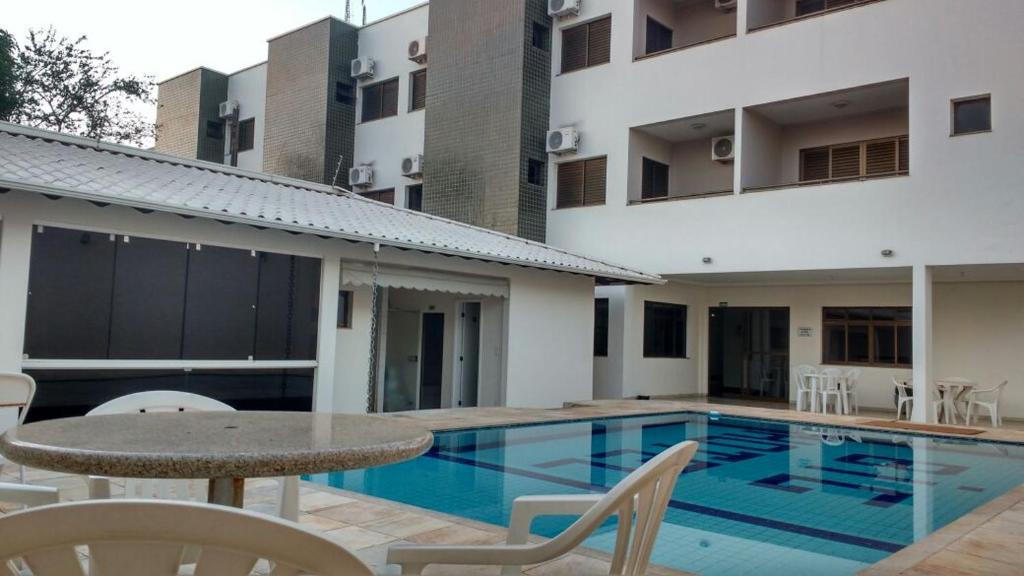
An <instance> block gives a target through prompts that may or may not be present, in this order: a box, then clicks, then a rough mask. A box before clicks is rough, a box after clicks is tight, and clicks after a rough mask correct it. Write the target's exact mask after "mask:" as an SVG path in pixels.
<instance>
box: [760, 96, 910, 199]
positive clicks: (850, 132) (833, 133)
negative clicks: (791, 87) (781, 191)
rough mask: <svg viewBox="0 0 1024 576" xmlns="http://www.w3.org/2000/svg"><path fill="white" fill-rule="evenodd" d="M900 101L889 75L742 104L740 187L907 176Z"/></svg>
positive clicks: (906, 124) (907, 153)
mask: <svg viewBox="0 0 1024 576" xmlns="http://www.w3.org/2000/svg"><path fill="white" fill-rule="evenodd" d="M907 98H908V82H907V80H897V81H893V82H885V83H881V84H872V85H868V86H861V87H857V88H851V89H848V90H841V91H837V92H829V93H826V94H818V95H815V96H809V97H806V98H798V99H794V100H785V101H780V102H773V103H769V104H763V105H759V106H753V107H750V108H746V109H744V111H743V142H742V154H741V155H740V157H741V162H742V166H741V168H742V170H741V183H742V186H743V191H744V192H755V191H761V190H770V189H775V188H788V187H792V186H809V185H821V184H830V183H836V182H848V181H859V180H868V179H874V178H886V177H893V176H905V175H907V174H909V172H910V141H909V137H908V127H909V122H908V113H907V102H908V101H907Z"/></svg>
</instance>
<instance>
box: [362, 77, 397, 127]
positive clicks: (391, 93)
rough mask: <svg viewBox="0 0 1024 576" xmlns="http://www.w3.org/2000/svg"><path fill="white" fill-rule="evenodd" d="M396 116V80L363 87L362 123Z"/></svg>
mask: <svg viewBox="0 0 1024 576" xmlns="http://www.w3.org/2000/svg"><path fill="white" fill-rule="evenodd" d="M397 114H398V78H392V79H391V80H385V81H383V82H378V83H377V84H372V85H370V86H364V87H363V120H362V121H363V122H369V121H371V120H379V119H381V118H387V117H389V116H396V115H397Z"/></svg>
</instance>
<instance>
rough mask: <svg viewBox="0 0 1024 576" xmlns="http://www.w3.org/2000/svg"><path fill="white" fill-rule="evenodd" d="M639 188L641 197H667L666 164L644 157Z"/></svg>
mask: <svg viewBox="0 0 1024 576" xmlns="http://www.w3.org/2000/svg"><path fill="white" fill-rule="evenodd" d="M640 189H641V192H640V195H641V198H645V199H646V198H665V197H667V196H668V165H667V164H662V163H661V162H656V161H654V160H651V159H650V158H644V159H643V174H642V177H641V184H640Z"/></svg>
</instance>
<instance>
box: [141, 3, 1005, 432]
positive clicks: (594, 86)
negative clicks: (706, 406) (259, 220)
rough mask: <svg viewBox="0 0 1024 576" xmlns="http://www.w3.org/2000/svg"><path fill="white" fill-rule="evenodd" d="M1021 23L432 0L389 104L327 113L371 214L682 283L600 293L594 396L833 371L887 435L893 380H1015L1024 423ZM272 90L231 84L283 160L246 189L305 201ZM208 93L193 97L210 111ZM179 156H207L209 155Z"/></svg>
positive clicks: (370, 39)
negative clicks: (341, 124) (296, 190)
mask: <svg viewBox="0 0 1024 576" xmlns="http://www.w3.org/2000/svg"><path fill="white" fill-rule="evenodd" d="M1022 17H1024V5H1021V4H1020V3H1019V2H1016V1H1014V0H1000V1H995V2H987V3H985V4H984V5H983V6H982V5H979V4H977V3H969V2H958V1H956V0H934V1H930V2H920V1H918V0H626V1H623V0H583V1H573V0H551V1H550V2H539V1H533V0H527V1H525V2H468V1H467V2H463V1H459V0H433V1H432V2H431V3H430V4H429V5H427V4H423V5H420V6H418V7H415V8H413V9H410V10H407V11H405V12H402V13H399V14H396V15H394V16H392V17H389V18H386V19H384V20H381V21H379V22H376V23H371V24H370V25H367V26H365V27H362V28H359V29H358V30H357V31H356V37H357V41H356V49H355V52H356V53H357V56H358V58H359V60H360V62H361V64H360V66H362V68H361V70H363V71H365V69H366V66H367V65H368V64H369V62H370V60H372V62H373V77H372V78H370V77H364V78H344V74H340V75H339V79H338V80H336V82H335V85H333V87H330V88H329V89H328V90H327V92H328V93H330V94H331V95H333V96H334V97H335V98H336V99H340V100H343V101H345V102H348V103H350V104H349V105H352V104H351V103H354V106H353V110H352V114H353V116H354V128H353V135H352V137H353V140H354V145H353V155H352V161H351V164H352V167H353V168H355V170H353V174H352V175H351V176H352V180H349V182H350V183H352V184H359V185H358V186H354V189H355V190H357V191H359V192H360V193H362V194H364V195H366V196H369V197H371V198H374V199H377V200H380V201H384V202H389V203H394V204H396V205H399V206H403V207H409V208H412V209H422V210H425V211H428V212H431V213H434V214H439V215H442V216H447V217H452V218H455V219H458V220H463V221H466V222H471V223H475V224H479V225H483V226H487V227H490V228H494V229H498V230H501V231H504V232H508V233H512V234H517V235H521V236H525V237H528V238H544V239H545V240H546V241H547V242H548V243H550V244H553V245H556V246H559V247H562V248H566V249H569V250H573V251H575V252H579V253H584V254H588V255H590V256H593V257H596V258H600V259H607V260H609V261H615V262H624V263H627V264H629V265H631V266H635V267H637V268H639V269H643V270H646V271H649V272H652V273H657V274H660V275H661V276H662V277H664V278H666V279H668V280H669V282H668V283H667V284H665V285H662V286H609V287H599V288H598V289H597V294H596V299H595V326H596V331H595V332H596V333H595V342H594V349H595V359H594V380H595V381H594V395H595V397H598V398H601V397H605V398H617V397H632V396H637V395H643V396H661V395H710V396H714V397H742V398H756V399H764V400H778V401H790V402H792V401H794V400H795V395H796V384H795V383H794V382H792V381H791V378H790V374H791V369H792V368H793V367H795V366H797V365H800V364H811V365H828V366H840V367H843V368H844V369H846V368H859V369H861V370H862V377H861V379H860V385H859V388H860V390H859V391H858V396H859V401H860V404H861V405H862V406H868V407H877V408H892V407H893V401H892V395H893V385H892V379H893V378H896V379H899V380H911V379H912V380H913V381H914V382H916V383H919V392H918V393H919V394H923V395H925V396H924V397H930V396H931V394H932V392H931V390H930V386H931V383H932V382H933V381H934V380H935V379H939V378H944V377H965V378H969V379H972V380H974V381H976V382H978V385H979V387H981V388H985V387H989V386H995V385H996V384H998V383H1000V382H1001V381H1003V380H1007V381H1009V385H1008V387H1007V389H1006V391H1005V397H1004V404H1005V406H1006V408H1005V412H1004V413H1005V414H1006V415H1009V416H1011V417H1012V416H1017V417H1024V368H1022V367H1021V366H1020V365H1019V364H1018V363H1017V362H1015V358H1014V356H1015V354H1014V353H1015V351H1018V350H1021V349H1024V233H1022V231H1021V227H1020V222H1021V220H1022V218H1021V217H1022V216H1024V197H1022V196H1021V194H1020V192H1019V190H1020V183H1019V182H1020V180H1021V170H1020V168H1019V167H1018V166H1017V163H1016V162H1014V159H1015V158H1017V157H1019V156H1020V154H1021V153H1022V152H1024V139H1022V138H1021V137H1020V134H1022V133H1024V131H1022V128H1024V113H1022V110H1024V101H1022V99H1021V94H1022V93H1024V92H1022V88H1024V69H1022V68H1021V67H1020V66H1019V65H1017V64H1016V62H1015V55H1016V54H1020V53H1024V38H1021V37H1020V35H1019V34H1018V33H1016V30H1015V23H1016V22H1019V21H1021V19H1022ZM274 42H275V41H274V40H272V41H271V55H272V56H273V46H274ZM414 44H415V48H414ZM424 46H425V47H426V49H425V53H424V52H421V51H423V47H424ZM410 50H412V51H411V52H410ZM271 63H272V62H271ZM258 70H259V66H257V67H255V68H253V69H250V70H248V71H242V72H239V73H236V74H233V75H229V76H227V78H228V81H227V90H228V92H230V93H231V94H234V95H233V96H231V98H232V99H235V100H237V101H238V102H239V105H240V110H241V112H240V117H241V118H242V120H241V122H242V123H244V122H245V119H246V118H249V117H252V118H253V121H252V125H253V129H252V130H253V133H254V134H255V136H254V140H255V141H259V140H261V136H262V141H263V150H262V151H257V148H256V146H255V144H254V145H253V147H252V148H251V149H246V150H244V151H239V152H238V162H239V165H242V162H257V163H258V164H259V165H261V166H262V169H263V170H264V171H268V172H272V173H283V174H288V175H292V176H298V177H305V176H304V175H303V174H300V173H296V172H288V167H287V166H282V165H281V164H280V163H279V164H273V163H272V162H270V161H269V156H268V154H270V153H271V152H270V147H269V145H268V143H269V140H268V136H267V134H266V128H264V127H261V125H266V124H272V123H273V122H274V121H275V120H274V117H275V115H274V113H273V112H272V110H271V109H270V107H269V105H268V106H267V109H266V111H265V112H264V113H263V115H262V120H261V115H260V114H259V112H258V111H257V110H258V108H259V104H258V103H256V102H254V103H252V104H250V105H249V109H250V110H252V113H251V115H250V113H248V112H246V103H245V102H246V96H244V95H243V94H242V92H245V93H246V94H248V93H252V94H257V93H259V91H260V90H259V87H258V83H259V82H258V78H257V79H253V78H249V79H248V80H244V79H245V78H246V76H245V75H246V74H249V75H251V76H259V74H260V73H259V72H258ZM346 71H348V72H351V69H346ZM203 72H204V71H200V72H193V73H190V75H186V76H183V77H181V79H182V80H181V81H183V82H184V81H186V80H187V81H188V82H189V83H190V84H189V86H195V85H196V84H197V83H198V84H199V85H200V88H198V89H196V88H190V89H191V90H192V94H193V96H192V98H191V100H190V101H192V102H199V103H203V104H202V105H198V104H197V105H196V106H197V107H198V108H199V109H202V110H206V109H207V108H208V106H207V105H206V104H205V103H206V102H207V100H208V99H209V97H206V96H205V95H206V92H204V91H203V90H202V89H201V86H202V82H201V80H202V78H203V74H202V73H203ZM363 74H365V72H363ZM208 75H209V74H208ZM357 75H358V74H357ZM193 76H198V77H199V80H196V79H195V78H193ZM177 81H178V79H175V82H177ZM243 81H248V82H250V83H251V84H252V85H253V88H252V89H251V90H250V89H246V90H237V91H235V92H232V87H233V86H241V83H242V82H243ZM208 82H209V83H210V85H211V86H219V84H218V82H220V80H218V79H217V77H213V78H212V79H211V80H209V81H208ZM168 84H169V83H164V84H162V85H161V97H160V100H161V106H165V104H166V106H167V107H169V108H174V106H171V104H170V103H171V102H172V101H173V98H176V97H179V96H176V94H177V92H176V91H175V90H174V89H173V86H170V85H168ZM212 89H213V88H211V90H212ZM266 93H267V94H269V88H268V90H267V91H266ZM204 97H205V98H206V99H204ZM255 100H259V97H258V96H257V97H255ZM299 100H302V99H299ZM268 102H269V98H268ZM162 110H163V108H162ZM318 110H319V109H317V111H318ZM317 113H319V112H317ZM163 114H164V117H166V118H171V117H172V115H171V114H170V112H169V111H167V112H163ZM176 114H178V116H180V113H176ZM200 114H202V113H200ZM193 116H194V115H193ZM193 116H188V118H192V117H193ZM175 117H176V116H175ZM195 117H199V116H195ZM190 121H191V120H190ZM199 128H202V127H201V126H200V127H199ZM165 130H166V132H165V134H167V135H166V136H162V137H161V140H159V141H158V147H161V146H171V145H176V146H177V145H181V144H174V143H175V142H178V141H182V142H184V145H185V146H186V148H185V149H184V152H183V153H184V154H198V153H199V152H198V150H199V147H200V146H201V145H202V140H203V139H202V136H203V134H206V132H203V130H201V129H200V130H198V132H197V133H198V136H199V138H198V139H197V140H195V141H193V140H194V139H190V138H191V136H189V138H183V137H178V138H172V136H171V135H172V134H178V133H182V132H185V133H188V134H191V132H190V131H188V130H185V131H182V130H176V131H172V130H171V129H170V127H167V128H165ZM261 131H264V133H263V134H262V135H261ZM193 132H194V131H193ZM229 132H230V130H229ZM239 132H241V133H242V134H248V132H247V131H246V130H239ZM216 133H217V131H216V129H214V134H216ZM336 136H337V135H336V134H334V133H333V132H328V134H327V136H326V137H325V139H330V138H333V137H336ZM230 142H231V140H230V139H228V138H227V137H225V140H224V150H223V153H224V158H225V159H226V160H228V161H230V154H231V150H232V148H231V144H230ZM243 142H246V143H247V142H248V141H247V140H244V141H243ZM243 147H245V146H243ZM166 149H167V150H168V151H172V150H171V149H170V148H166ZM176 150H177V149H176ZM176 150H174V151H172V152H173V153H179V152H177V151H176ZM191 150H196V152H195V153H192V152H190V151H191ZM547 151H551V153H550V154H549V153H547ZM246 154H249V155H250V156H249V157H246V156H245V155H246ZM325 156H326V155H325ZM346 158H347V156H345V157H343V158H342V166H343V168H349V161H348V160H347V159H346ZM326 160H329V158H325V164H326ZM249 166H250V167H251V166H254V165H253V164H250V165H249ZM360 167H362V170H360ZM327 172H329V171H328V170H326V169H325V170H324V173H325V175H326V174H327ZM345 180H346V179H342V183H344V182H345ZM930 407H931V404H930V403H928V402H920V403H918V405H917V406H915V410H916V411H917V413H916V414H915V417H917V418H918V419H926V418H932V417H934V415H933V414H929V412H930V410H929V408H930Z"/></svg>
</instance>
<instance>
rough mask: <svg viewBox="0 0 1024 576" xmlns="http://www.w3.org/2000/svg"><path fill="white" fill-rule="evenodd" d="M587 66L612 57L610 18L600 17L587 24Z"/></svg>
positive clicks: (606, 60)
mask: <svg viewBox="0 0 1024 576" xmlns="http://www.w3.org/2000/svg"><path fill="white" fill-rule="evenodd" d="M588 27H589V28H590V32H589V34H588V37H587V66H596V65H598V64H604V63H605V62H610V61H611V59H612V19H611V17H608V18H602V19H600V20H596V21H594V22H591V23H590V24H588Z"/></svg>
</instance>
